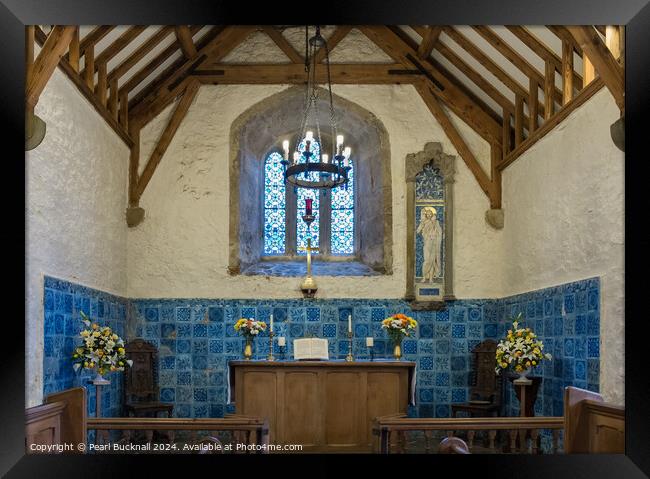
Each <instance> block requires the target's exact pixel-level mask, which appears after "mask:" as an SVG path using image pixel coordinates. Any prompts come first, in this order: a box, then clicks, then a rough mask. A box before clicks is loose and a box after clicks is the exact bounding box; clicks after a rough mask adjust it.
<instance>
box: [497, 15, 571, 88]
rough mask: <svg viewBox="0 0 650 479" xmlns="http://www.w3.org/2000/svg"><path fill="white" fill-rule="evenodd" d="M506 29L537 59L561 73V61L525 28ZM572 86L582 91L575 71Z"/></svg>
mask: <svg viewBox="0 0 650 479" xmlns="http://www.w3.org/2000/svg"><path fill="white" fill-rule="evenodd" d="M506 28H507V29H508V30H510V32H511V33H512V34H513V35H514V36H516V37H517V38H518V39H519V40H521V42H522V43H523V44H524V45H526V46H527V47H528V48H530V49H531V50H532V51H533V52H535V53H536V54H537V55H538V56H539V57H541V58H542V59H544V60H550V61H551V62H552V63H553V65H554V66H555V69H556V70H557V71H562V59H561V58H560V57H559V56H558V55H557V54H556V53H555V52H554V51H553V50H551V49H550V48H549V47H548V46H547V45H545V44H544V43H542V41H541V40H539V39H538V38H537V37H535V35H533V34H532V33H531V32H530V31H529V30H528V29H527V28H526V27H522V26H517V25H506ZM573 84H574V86H575V87H576V88H577V89H578V90H581V89H582V76H580V75H579V74H578V72H576V71H574V72H573Z"/></svg>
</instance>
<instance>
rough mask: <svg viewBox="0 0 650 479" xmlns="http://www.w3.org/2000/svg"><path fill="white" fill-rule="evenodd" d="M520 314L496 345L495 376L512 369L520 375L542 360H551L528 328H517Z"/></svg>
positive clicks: (542, 344) (539, 341)
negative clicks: (504, 370)
mask: <svg viewBox="0 0 650 479" xmlns="http://www.w3.org/2000/svg"><path fill="white" fill-rule="evenodd" d="M521 318H522V314H521V313H519V315H517V317H516V318H515V319H514V320H513V322H512V328H513V329H509V330H508V332H507V334H506V337H505V339H503V340H501V341H500V342H499V344H498V345H497V351H496V368H495V371H496V373H497V374H499V372H500V371H501V370H502V369H508V368H512V369H514V370H515V371H516V372H518V373H521V372H523V371H525V370H526V369H530V368H531V367H535V366H537V365H538V364H539V363H540V362H541V361H543V360H544V359H552V357H551V355H550V354H549V353H544V352H543V350H544V343H543V342H542V341H541V340H539V339H537V335H536V334H535V333H534V332H533V331H532V330H531V329H530V328H519V322H520V320H521Z"/></svg>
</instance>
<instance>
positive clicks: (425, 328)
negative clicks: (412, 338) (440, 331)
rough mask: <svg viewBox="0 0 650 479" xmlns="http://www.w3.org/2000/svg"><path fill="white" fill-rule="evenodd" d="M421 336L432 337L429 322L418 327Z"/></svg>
mask: <svg viewBox="0 0 650 479" xmlns="http://www.w3.org/2000/svg"><path fill="white" fill-rule="evenodd" d="M419 329H420V337H421V338H433V326H432V325H431V324H424V325H421V326H420V327H419Z"/></svg>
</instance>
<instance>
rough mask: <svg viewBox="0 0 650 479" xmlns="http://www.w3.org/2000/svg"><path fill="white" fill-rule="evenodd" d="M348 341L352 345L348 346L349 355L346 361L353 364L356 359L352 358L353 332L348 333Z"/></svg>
mask: <svg viewBox="0 0 650 479" xmlns="http://www.w3.org/2000/svg"><path fill="white" fill-rule="evenodd" d="M348 340H349V341H350V343H349V345H348V355H347V356H346V357H345V360H346V361H348V362H352V361H354V357H353V356H352V331H348Z"/></svg>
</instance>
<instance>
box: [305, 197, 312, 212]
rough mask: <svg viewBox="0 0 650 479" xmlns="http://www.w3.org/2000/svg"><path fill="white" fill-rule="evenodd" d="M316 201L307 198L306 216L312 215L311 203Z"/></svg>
mask: <svg viewBox="0 0 650 479" xmlns="http://www.w3.org/2000/svg"><path fill="white" fill-rule="evenodd" d="M312 201H314V200H313V199H311V198H306V199H305V214H306V215H311V203H312Z"/></svg>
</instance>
